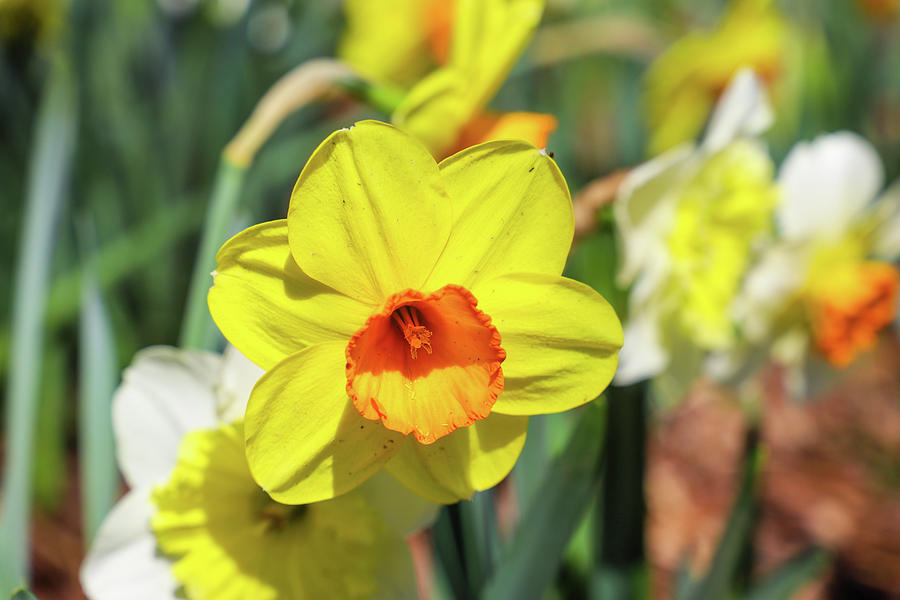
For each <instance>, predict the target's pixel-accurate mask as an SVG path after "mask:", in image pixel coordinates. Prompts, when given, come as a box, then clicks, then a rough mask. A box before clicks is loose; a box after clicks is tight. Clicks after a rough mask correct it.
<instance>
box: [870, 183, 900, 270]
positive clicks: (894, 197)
mask: <svg viewBox="0 0 900 600" xmlns="http://www.w3.org/2000/svg"><path fill="white" fill-rule="evenodd" d="M875 216H876V219H877V225H876V228H875V231H874V235H873V239H872V253H873V254H874V255H875V256H876V257H878V258H880V259H882V260H888V261H892V260H895V259H896V258H897V257H898V256H900V181H896V182H894V184H893V185H891V187H889V188H888V189H887V190H886V191H885V192H884V194H882V195H881V198H880V199H879V200H878V206H877V208H876V209H875Z"/></svg>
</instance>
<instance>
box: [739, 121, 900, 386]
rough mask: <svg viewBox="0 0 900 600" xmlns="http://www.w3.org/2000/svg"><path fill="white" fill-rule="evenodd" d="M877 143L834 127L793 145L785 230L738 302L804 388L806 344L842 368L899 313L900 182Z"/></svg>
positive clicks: (752, 334) (785, 186)
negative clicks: (886, 185) (894, 181)
mask: <svg viewBox="0 0 900 600" xmlns="http://www.w3.org/2000/svg"><path fill="white" fill-rule="evenodd" d="M883 181H884V173H883V169H882V166H881V161H880V159H879V158H878V154H877V153H876V152H875V150H874V148H872V146H871V145H870V144H869V143H868V142H867V141H866V140H864V139H862V138H860V137H859V136H858V135H856V134H853V133H848V132H842V133H834V134H830V135H826V136H823V137H820V138H818V139H816V140H814V141H813V142H811V143H802V144H798V145H797V146H795V147H794V148H793V149H792V150H791V152H790V154H789V155H788V156H787V158H786V159H785V161H784V164H783V166H782V168H781V172H780V173H779V178H778V184H779V188H780V191H781V195H780V200H779V203H778V206H777V209H776V221H777V225H778V233H779V239H778V240H777V241H776V242H774V243H772V244H770V245H769V246H768V247H767V248H766V249H765V252H764V253H763V254H762V257H761V260H760V262H759V264H758V265H757V266H756V267H755V268H754V269H753V271H752V272H751V273H750V274H749V276H748V278H747V282H746V285H745V287H744V290H743V292H742V295H741V298H740V303H739V314H740V318H741V324H742V326H743V329H744V331H745V334H746V336H747V338H748V339H749V341H750V342H751V343H753V344H770V347H771V353H772V355H773V357H774V358H775V359H776V360H778V361H779V362H781V363H783V364H784V365H785V366H787V367H788V368H789V369H792V371H793V372H792V376H793V381H792V385H793V386H794V387H795V390H796V391H797V392H798V393H800V392H802V391H803V387H802V386H803V380H802V372H801V371H802V369H803V367H804V363H805V362H806V359H807V353H808V352H810V351H813V352H815V354H816V355H818V356H819V357H821V358H822V359H824V360H825V361H827V362H828V363H829V364H830V365H831V366H833V367H843V366H846V365H847V364H849V363H850V362H852V361H853V359H854V358H855V357H856V356H857V355H858V354H859V353H861V352H863V351H865V350H868V349H870V348H872V347H873V346H874V345H875V342H876V341H877V334H878V332H879V331H880V330H881V329H883V328H884V327H885V326H886V325H888V324H889V323H891V322H892V321H893V319H894V316H895V314H896V302H897V287H898V280H900V273H898V271H897V268H896V267H895V266H894V265H893V264H891V263H890V262H887V261H892V260H895V259H896V258H897V256H898V255H900V210H898V207H900V187H898V186H894V187H893V188H892V189H890V190H889V191H887V192H885V194H884V195H883V196H882V197H881V199H879V200H877V201H876V197H877V196H878V194H879V191H880V190H881V187H882V184H883Z"/></svg>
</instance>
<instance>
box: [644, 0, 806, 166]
mask: <svg viewBox="0 0 900 600" xmlns="http://www.w3.org/2000/svg"><path fill="white" fill-rule="evenodd" d="M787 29H788V25H787V22H786V20H785V18H784V17H783V16H782V15H781V13H780V12H779V10H778V8H777V7H776V6H775V3H774V2H772V0H734V1H733V2H731V3H730V5H729V7H728V9H727V11H726V12H725V14H724V15H723V16H722V19H721V21H720V22H719V23H718V24H717V25H716V27H715V28H714V29H713V30H712V31H709V32H704V31H692V32H691V33H688V34H687V35H686V36H684V37H683V38H681V39H679V40H678V41H676V42H675V43H674V44H672V46H671V47H669V48H668V49H667V50H666V51H665V52H663V53H662V54H661V55H660V56H659V58H657V59H656V61H655V62H654V63H653V64H652V65H651V66H650V68H649V69H648V71H647V74H646V79H645V86H646V95H645V96H644V105H645V109H646V113H647V121H648V124H649V126H650V132H651V137H650V142H649V146H650V153H651V154H659V153H661V152H663V151H665V150H668V149H670V148H672V147H674V146H677V145H678V144H681V143H683V142H687V141H689V140H692V139H694V138H696V136H697V134H699V133H700V131H701V130H702V129H703V125H704V124H705V123H706V121H707V118H708V117H709V115H710V113H711V112H712V109H713V107H714V106H715V103H716V101H717V100H718V98H719V96H720V95H721V93H722V91H723V90H724V89H725V88H726V87H727V85H728V82H729V81H730V80H731V79H732V77H734V75H735V74H736V73H737V72H738V71H740V70H741V69H742V68H751V69H753V70H754V71H755V72H756V73H757V74H758V75H759V76H760V77H761V78H762V79H763V80H765V81H767V82H771V81H772V80H773V79H774V78H775V77H777V76H778V75H779V73H780V71H781V70H782V68H783V67H782V63H783V62H784V52H785V46H786V41H787Z"/></svg>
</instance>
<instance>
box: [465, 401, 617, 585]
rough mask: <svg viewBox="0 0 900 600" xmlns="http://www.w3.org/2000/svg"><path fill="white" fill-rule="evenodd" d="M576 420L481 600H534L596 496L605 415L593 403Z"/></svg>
mask: <svg viewBox="0 0 900 600" xmlns="http://www.w3.org/2000/svg"><path fill="white" fill-rule="evenodd" d="M580 416H581V420H580V422H579V423H578V426H577V427H576V429H575V432H574V433H573V435H572V437H571V439H570V440H569V443H568V445H567V446H566V448H565V450H564V451H563V453H562V454H561V455H560V456H559V457H558V458H557V459H555V460H554V461H553V463H552V465H551V467H550V468H549V469H548V471H547V473H546V476H545V477H544V480H543V482H542V484H541V486H540V488H539V489H540V490H541V492H540V494H539V495H538V496H536V497H535V498H534V499H533V501H532V502H531V503H530V504H529V505H528V506H527V507H526V508H525V511H524V513H523V515H522V519H521V522H520V525H519V527H518V528H517V529H516V531H515V533H514V534H513V535H512V539H511V540H509V543H508V544H506V546H505V547H504V549H503V553H502V560H501V561H500V564H499V567H498V570H497V573H496V574H495V575H494V577H493V578H492V579H491V581H490V582H489V583H488V585H487V587H486V588H485V592H484V595H483V597H484V598H486V599H488V600H506V599H509V600H516V599H519V598H533V597H539V596H540V595H541V593H542V592H543V590H546V589H547V588H548V587H549V585H550V583H551V582H552V581H553V578H554V576H555V575H556V572H557V570H558V567H559V563H560V560H561V558H562V556H563V553H564V552H565V549H566V546H567V544H568V542H569V539H570V538H571V537H572V535H573V534H574V533H575V531H576V529H577V528H578V525H579V524H580V523H581V520H582V518H583V517H584V514H585V512H587V510H588V508H589V507H590V506H591V503H592V502H593V501H594V498H595V497H596V494H597V490H598V487H599V480H600V474H601V471H602V468H603V457H604V456H603V440H604V434H605V432H606V411H605V409H604V407H603V406H602V405H601V403H598V402H595V403H593V404H591V405H589V406H587V407H586V408H585V410H584V411H583V412H582V413H581V415H580Z"/></svg>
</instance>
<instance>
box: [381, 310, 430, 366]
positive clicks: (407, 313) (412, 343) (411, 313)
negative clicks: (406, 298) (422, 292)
mask: <svg viewBox="0 0 900 600" xmlns="http://www.w3.org/2000/svg"><path fill="white" fill-rule="evenodd" d="M391 316H392V317H394V321H396V322H397V325H399V326H400V331H402V332H403V337H404V338H406V342H407V343H408V344H409V353H410V355H411V356H412V357H413V358H416V356H417V355H418V351H419V348H425V351H426V352H428V354H431V335H432V333H431V331H429V330H428V328H426V327H425V326H424V325H422V323H421V322H420V321H419V311H417V310H416V309H415V308H413V307H411V306H401V307H400V308H398V309H397V310H395V311H394V312H393V313H392V315H391Z"/></svg>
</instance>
